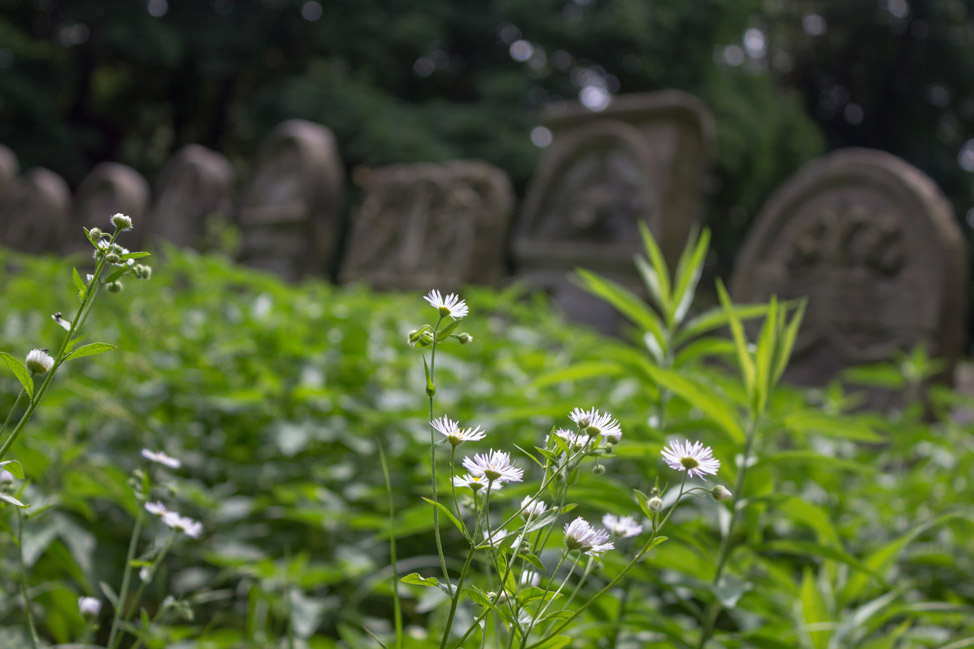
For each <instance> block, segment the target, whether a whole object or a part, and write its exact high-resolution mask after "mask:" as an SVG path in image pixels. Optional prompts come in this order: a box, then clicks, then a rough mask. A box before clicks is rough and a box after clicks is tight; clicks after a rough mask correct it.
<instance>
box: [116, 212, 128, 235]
mask: <svg viewBox="0 0 974 649" xmlns="http://www.w3.org/2000/svg"><path fill="white" fill-rule="evenodd" d="M112 225H114V226H115V229H116V230H123V231H124V230H131V229H132V218H131V217H128V216H125V215H124V214H122V213H121V212H119V213H118V214H116V215H115V216H113V217H112Z"/></svg>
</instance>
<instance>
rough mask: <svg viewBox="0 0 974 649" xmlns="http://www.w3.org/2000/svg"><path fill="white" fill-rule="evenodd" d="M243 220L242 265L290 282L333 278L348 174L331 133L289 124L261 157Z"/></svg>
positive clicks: (270, 136) (309, 124) (316, 126)
mask: <svg viewBox="0 0 974 649" xmlns="http://www.w3.org/2000/svg"><path fill="white" fill-rule="evenodd" d="M255 169H256V171H255V172H254V176H253V178H252V179H251V181H250V183H249V185H248V187H247V191H246V194H245V196H244V199H243V203H242V205H241V206H240V211H239V214H238V221H239V224H240V227H241V229H242V231H243V242H242V249H241V259H242V261H244V262H246V263H248V264H250V265H252V266H256V267H259V268H264V269H266V270H271V271H273V272H276V273H278V274H279V275H281V276H282V277H285V278H287V279H294V278H297V277H300V276H302V275H306V274H312V275H324V276H328V275H330V274H331V273H332V272H333V271H334V267H335V265H336V263H337V259H336V256H337V252H338V251H337V249H336V246H337V245H338V241H339V233H340V228H341V218H340V210H341V206H342V197H343V190H344V187H343V183H344V171H343V169H342V163H341V158H340V157H339V154H338V147H337V146H336V144H335V138H334V136H333V135H332V133H331V131H330V130H328V129H327V128H325V127H324V126H321V125H320V124H314V123H312V122H306V121H302V120H290V121H287V122H283V123H281V124H279V125H278V126H277V127H275V128H274V130H272V131H271V132H270V133H269V134H268V135H267V136H266V137H265V139H264V141H263V142H262V144H261V147H260V151H259V152H258V158H257V164H256V167H255Z"/></svg>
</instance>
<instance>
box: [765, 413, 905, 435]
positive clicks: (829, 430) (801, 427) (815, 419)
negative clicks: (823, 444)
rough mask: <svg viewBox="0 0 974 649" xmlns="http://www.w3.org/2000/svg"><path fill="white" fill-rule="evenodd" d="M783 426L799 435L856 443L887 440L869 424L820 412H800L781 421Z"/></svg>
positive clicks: (788, 415)
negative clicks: (809, 434) (810, 434)
mask: <svg viewBox="0 0 974 649" xmlns="http://www.w3.org/2000/svg"><path fill="white" fill-rule="evenodd" d="M780 422H781V425H782V426H784V427H785V428H787V429H789V430H793V431H795V432H799V433H812V434H815V435H822V436H824V437H836V438H839V439H848V440H852V441H855V442H869V443H879V442H883V441H885V440H886V438H885V437H884V436H883V435H880V434H879V433H877V432H876V431H875V430H873V429H872V428H870V427H869V426H868V425H867V424H865V423H862V422H861V421H858V420H855V419H852V418H850V417H834V416H830V415H827V414H825V413H823V412H820V411H818V410H799V411H797V412H792V413H789V414H787V415H785V416H784V417H782V418H781V419H780Z"/></svg>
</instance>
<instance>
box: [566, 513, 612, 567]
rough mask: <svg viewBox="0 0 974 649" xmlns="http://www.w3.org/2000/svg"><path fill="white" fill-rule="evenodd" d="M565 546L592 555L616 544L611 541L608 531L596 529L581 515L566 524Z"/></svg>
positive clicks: (597, 554) (610, 548) (609, 548)
mask: <svg viewBox="0 0 974 649" xmlns="http://www.w3.org/2000/svg"><path fill="white" fill-rule="evenodd" d="M565 546H566V547H567V548H568V551H569V552H571V551H572V550H580V551H581V552H584V553H585V554H587V555H589V556H590V557H597V556H599V554H601V553H602V552H605V551H606V550H612V549H613V548H615V544H614V543H612V541H609V533H608V532H606V531H605V530H597V529H595V528H594V527H592V526H591V525H589V523H588V521H586V520H585V519H584V518H582V517H581V516H579V517H578V518H576V519H575V520H573V521H572V522H571V523H567V524H565Z"/></svg>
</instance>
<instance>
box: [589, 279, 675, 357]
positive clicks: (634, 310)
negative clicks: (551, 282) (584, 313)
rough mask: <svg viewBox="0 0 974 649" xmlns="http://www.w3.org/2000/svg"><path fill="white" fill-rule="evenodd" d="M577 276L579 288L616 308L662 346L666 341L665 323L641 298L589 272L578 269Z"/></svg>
mask: <svg viewBox="0 0 974 649" xmlns="http://www.w3.org/2000/svg"><path fill="white" fill-rule="evenodd" d="M575 276H576V277H577V278H578V279H579V280H580V282H579V286H580V287H581V288H582V289H584V290H586V291H588V292H589V293H591V294H592V295H594V296H596V297H600V298H602V299H603V300H605V301H606V302H608V303H609V304H611V305H612V306H614V307H615V308H616V309H617V310H618V311H619V312H620V313H621V314H622V315H624V316H625V317H627V318H628V319H629V320H630V321H631V322H632V323H633V324H635V325H636V326H638V327H640V328H641V329H643V330H644V331H648V332H650V333H651V334H653V335H654V336H656V339H657V340H658V341H659V342H660V344H661V345H662V343H663V340H664V336H663V323H662V322H661V321H660V319H659V316H658V315H656V313H655V312H654V311H653V310H652V308H651V307H650V306H649V305H648V304H646V302H644V301H643V300H642V299H641V298H639V297H637V296H636V295H634V294H633V293H632V292H631V291H629V290H628V289H625V288H623V287H622V286H620V285H619V284H616V283H615V282H613V281H612V280H608V279H605V278H603V277H599V276H598V275H596V274H594V273H590V272H589V271H587V270H583V269H578V270H576V271H575Z"/></svg>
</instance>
